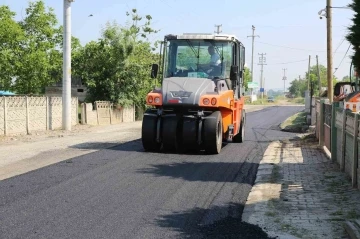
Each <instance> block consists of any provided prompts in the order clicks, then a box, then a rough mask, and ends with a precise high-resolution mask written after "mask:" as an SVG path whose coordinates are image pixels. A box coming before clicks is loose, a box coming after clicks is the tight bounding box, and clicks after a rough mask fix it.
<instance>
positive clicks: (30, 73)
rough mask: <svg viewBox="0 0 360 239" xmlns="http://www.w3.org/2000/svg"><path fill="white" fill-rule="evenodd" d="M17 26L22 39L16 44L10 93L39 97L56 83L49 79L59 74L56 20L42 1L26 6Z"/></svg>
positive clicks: (51, 11)
mask: <svg viewBox="0 0 360 239" xmlns="http://www.w3.org/2000/svg"><path fill="white" fill-rule="evenodd" d="M19 25H20V26H21V28H22V30H23V33H24V35H25V38H24V39H23V40H22V41H21V43H20V46H21V50H20V51H19V57H18V66H17V70H16V81H15V85H14V89H15V91H16V92H17V93H22V94H39V93H43V92H44V90H45V86H48V85H49V84H51V83H53V82H55V81H57V79H54V78H53V77H54V76H58V75H59V74H58V73H59V71H61V64H60V62H61V61H62V59H61V54H60V53H59V50H58V48H60V47H61V42H60V41H59V39H60V36H59V35H60V34H61V33H60V31H59V28H57V27H56V25H57V19H56V16H55V14H54V12H53V9H51V8H48V9H46V7H45V4H44V2H43V1H42V0H41V1H37V2H30V3H29V6H28V8H26V16H25V18H24V20H22V21H20V22H19ZM56 73H57V74H56Z"/></svg>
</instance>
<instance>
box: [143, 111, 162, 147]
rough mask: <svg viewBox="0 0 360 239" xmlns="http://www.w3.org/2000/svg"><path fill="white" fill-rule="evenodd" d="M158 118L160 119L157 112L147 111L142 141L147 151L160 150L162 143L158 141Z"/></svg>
mask: <svg viewBox="0 0 360 239" xmlns="http://www.w3.org/2000/svg"><path fill="white" fill-rule="evenodd" d="M158 120H160V119H158V116H157V115H156V114H147V113H146V112H145V115H144V118H143V122H142V129H141V141H142V144H143V147H144V149H145V151H159V150H160V147H161V144H160V143H159V142H157V141H156V132H157V124H158Z"/></svg>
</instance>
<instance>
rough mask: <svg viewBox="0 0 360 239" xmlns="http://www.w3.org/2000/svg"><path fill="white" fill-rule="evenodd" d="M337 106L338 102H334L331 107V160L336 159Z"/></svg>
mask: <svg viewBox="0 0 360 239" xmlns="http://www.w3.org/2000/svg"><path fill="white" fill-rule="evenodd" d="M338 107H339V102H334V103H333V104H332V108H331V152H332V153H331V160H332V161H334V162H336V161H337V154H336V147H337V128H336V108H338Z"/></svg>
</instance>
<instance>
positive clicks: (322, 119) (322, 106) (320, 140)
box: [319, 100, 325, 147]
mask: <svg viewBox="0 0 360 239" xmlns="http://www.w3.org/2000/svg"><path fill="white" fill-rule="evenodd" d="M324 104H325V103H324V100H321V101H320V117H319V118H320V131H319V144H320V147H323V146H324V136H325V135H324V123H325V120H324V119H325V117H324V115H325V114H324V109H325V107H324Z"/></svg>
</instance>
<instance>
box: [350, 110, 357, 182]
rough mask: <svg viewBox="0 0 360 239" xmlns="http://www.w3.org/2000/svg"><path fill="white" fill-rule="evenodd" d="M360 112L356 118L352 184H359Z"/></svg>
mask: <svg viewBox="0 0 360 239" xmlns="http://www.w3.org/2000/svg"><path fill="white" fill-rule="evenodd" d="M358 121H359V114H355V119H354V141H353V147H354V149H353V163H352V175H351V180H352V186H353V187H356V185H357V166H358V135H359V132H358V131H359V122H358Z"/></svg>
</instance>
